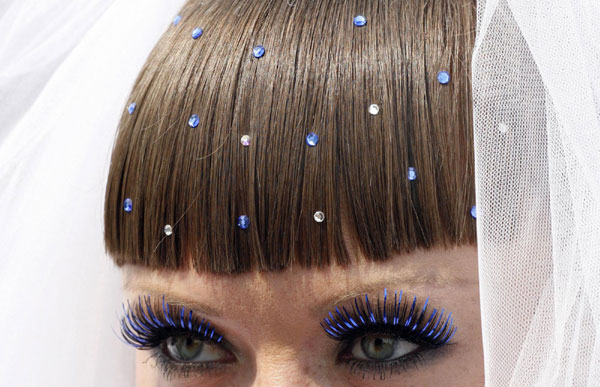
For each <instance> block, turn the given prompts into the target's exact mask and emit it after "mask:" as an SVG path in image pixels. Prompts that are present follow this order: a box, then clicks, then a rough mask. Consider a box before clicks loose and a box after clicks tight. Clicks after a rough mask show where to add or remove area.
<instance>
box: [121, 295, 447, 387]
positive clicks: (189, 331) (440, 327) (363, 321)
mask: <svg viewBox="0 0 600 387" xmlns="http://www.w3.org/2000/svg"><path fill="white" fill-rule="evenodd" d="M387 298H388V296H387V289H384V301H383V304H381V302H380V299H379V298H378V299H377V305H376V307H375V308H373V307H372V305H371V301H370V300H369V298H368V295H366V294H365V301H364V304H363V301H362V299H359V297H356V298H355V299H354V303H353V305H352V308H351V310H350V311H348V310H347V309H346V308H345V307H342V311H343V313H342V312H341V311H340V310H339V308H337V307H336V308H335V315H334V314H333V313H332V312H329V318H324V319H323V321H322V322H321V326H322V327H323V329H324V330H325V333H326V334H327V335H328V336H329V337H330V338H332V339H334V340H336V341H339V342H340V343H342V345H343V347H344V348H346V349H348V348H349V347H350V346H351V345H352V343H353V342H354V341H355V340H356V339H357V338H361V337H363V336H366V335H369V334H372V335H373V334H375V335H389V336H391V337H393V338H396V339H403V340H407V341H410V342H412V343H415V344H418V345H421V346H424V347H426V348H425V349H418V350H417V351H416V352H413V353H411V354H407V355H405V356H403V357H402V358H400V359H395V360H389V361H380V362H377V361H364V360H356V359H351V360H342V362H344V363H346V364H348V365H349V366H350V370H351V373H353V374H357V373H361V372H362V375H363V378H365V377H366V374H367V373H371V374H373V376H375V375H379V377H380V379H384V378H385V375H386V374H388V373H389V374H394V373H397V372H399V371H400V370H401V369H402V370H405V369H406V368H407V366H408V365H409V363H410V362H411V361H412V362H413V365H414V366H417V363H422V360H423V355H422V353H424V352H427V351H429V350H431V349H435V348H439V347H442V346H444V345H447V344H448V342H449V341H450V339H451V338H452V337H453V336H454V333H455V332H456V326H454V327H453V325H452V323H453V319H452V318H451V316H452V313H450V314H448V315H447V316H446V318H445V319H444V317H443V316H444V309H442V312H441V313H439V314H438V313H437V309H434V310H433V312H432V313H431V315H430V316H429V318H428V319H425V316H426V314H427V306H428V302H429V298H427V299H426V301H425V303H424V305H423V306H422V307H421V306H420V304H418V303H417V298H416V297H414V299H413V301H412V305H411V307H410V309H409V308H408V305H409V301H407V298H404V299H403V298H402V291H400V297H399V298H398V293H397V292H394V302H393V303H391V301H390V302H388V300H387ZM419 310H421V313H418V311H419ZM123 313H124V315H123V317H122V318H121V319H120V325H121V334H122V337H123V338H124V339H125V341H126V343H127V344H129V345H131V346H133V347H135V348H137V349H140V350H150V349H157V350H156V351H155V353H154V354H153V355H152V356H151V357H150V358H155V359H156V364H157V366H158V367H159V369H160V370H161V372H162V374H163V377H164V378H165V379H166V380H170V378H171V377H174V376H180V377H184V378H186V377H189V376H190V375H192V374H206V373H208V372H210V371H211V370H216V369H217V368H219V367H222V366H223V365H222V364H220V363H184V362H178V361H175V360H172V359H171V358H170V357H169V356H167V355H166V354H164V353H163V352H162V350H161V348H157V347H160V346H161V344H162V343H163V342H164V341H165V340H166V339H167V338H169V337H171V336H190V335H191V336H192V337H193V338H196V339H200V340H202V341H205V342H211V343H213V344H221V345H222V344H223V342H224V340H223V336H222V335H220V334H218V333H217V332H216V330H215V328H214V327H211V324H210V322H209V321H207V320H206V319H202V320H200V322H199V318H198V317H197V316H196V315H195V314H194V313H193V311H192V310H189V312H188V313H186V312H185V307H184V306H179V305H171V306H170V305H169V303H167V302H165V296H164V295H163V297H162V305H161V302H160V300H155V301H154V303H152V302H151V298H150V296H148V297H147V298H146V297H144V302H143V303H142V298H141V296H140V297H138V302H137V303H134V305H133V306H131V304H130V302H129V301H127V310H126V309H125V305H124V304H123ZM417 315H418V317H417ZM436 316H437V317H436ZM415 318H416V319H415ZM442 320H444V323H441V321H442ZM415 321H416V322H415ZM411 322H414V325H412V326H411ZM418 326H420V329H416V328H417V327H418ZM203 330H204V334H202V331H203Z"/></svg>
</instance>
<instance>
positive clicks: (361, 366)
mask: <svg viewBox="0 0 600 387" xmlns="http://www.w3.org/2000/svg"><path fill="white" fill-rule="evenodd" d="M426 351H428V350H422V351H418V352H415V353H414V354H412V355H406V356H403V357H401V358H400V359H396V360H390V361H383V362H378V361H363V360H347V361H344V362H345V363H346V364H348V365H349V367H350V373H351V374H352V375H361V374H362V378H363V379H366V378H367V375H369V376H370V377H371V378H372V379H379V380H384V379H385V378H386V377H388V376H393V375H394V374H399V373H401V372H403V371H406V370H407V369H408V368H410V367H417V368H418V366H419V365H421V364H423V354H422V352H426Z"/></svg>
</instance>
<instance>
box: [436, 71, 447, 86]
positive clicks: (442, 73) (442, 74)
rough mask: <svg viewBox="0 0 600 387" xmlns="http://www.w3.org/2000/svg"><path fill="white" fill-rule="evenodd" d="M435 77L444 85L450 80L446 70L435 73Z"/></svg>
mask: <svg viewBox="0 0 600 387" xmlns="http://www.w3.org/2000/svg"><path fill="white" fill-rule="evenodd" d="M437 79H438V81H439V82H440V83H441V84H442V85H445V84H447V83H448V82H450V74H448V72H447V71H440V72H439V73H438V75H437Z"/></svg>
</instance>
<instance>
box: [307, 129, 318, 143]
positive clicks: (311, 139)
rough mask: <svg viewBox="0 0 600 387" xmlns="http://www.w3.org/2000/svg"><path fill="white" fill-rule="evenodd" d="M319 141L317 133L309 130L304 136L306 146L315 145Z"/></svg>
mask: <svg viewBox="0 0 600 387" xmlns="http://www.w3.org/2000/svg"><path fill="white" fill-rule="evenodd" d="M318 143H319V135H317V134H316V133H314V132H310V133H309V134H308V135H307V136H306V144H307V145H308V146H315V145H317V144H318Z"/></svg>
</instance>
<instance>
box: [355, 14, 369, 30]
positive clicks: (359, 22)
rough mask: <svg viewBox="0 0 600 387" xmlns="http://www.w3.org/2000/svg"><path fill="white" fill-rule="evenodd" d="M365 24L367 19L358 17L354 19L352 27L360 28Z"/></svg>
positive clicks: (361, 16)
mask: <svg viewBox="0 0 600 387" xmlns="http://www.w3.org/2000/svg"><path fill="white" fill-rule="evenodd" d="M365 24H367V18H366V17H364V16H363V15H358V16H355V17H354V25H355V26H357V27H362V26H364V25H365Z"/></svg>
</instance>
